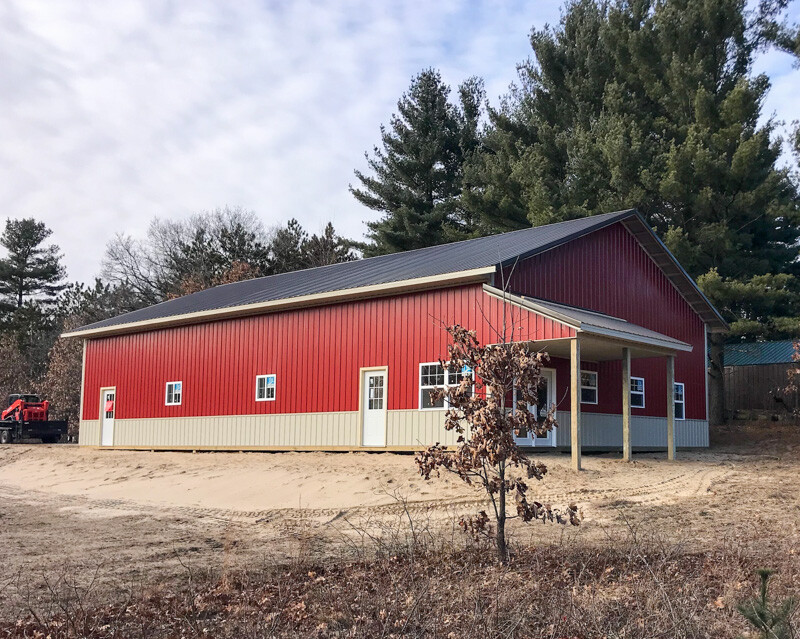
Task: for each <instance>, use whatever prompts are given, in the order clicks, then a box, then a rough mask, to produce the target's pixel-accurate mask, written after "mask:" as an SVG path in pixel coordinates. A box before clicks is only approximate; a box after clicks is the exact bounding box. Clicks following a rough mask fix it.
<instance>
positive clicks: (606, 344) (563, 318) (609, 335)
mask: <svg viewBox="0 0 800 639" xmlns="http://www.w3.org/2000/svg"><path fill="white" fill-rule="evenodd" d="M483 288H484V290H485V291H486V292H487V293H488V294H489V295H493V296H495V297H498V298H500V299H504V300H505V301H506V302H507V303H510V304H514V305H515V306H518V307H520V308H523V309H525V310H528V311H533V312H534V313H537V314H539V315H542V316H544V317H547V318H549V319H551V320H554V321H557V322H560V323H562V324H565V325H567V326H570V327H572V328H574V329H575V331H576V332H577V333H578V334H579V336H580V338H581V350H582V354H583V356H584V359H591V360H595V361H604V360H615V359H620V358H621V357H622V348H623V347H627V348H629V349H630V352H631V357H634V358H638V357H657V356H662V355H670V354H675V353H676V352H678V351H683V352H690V351H691V350H692V346H691V344H687V343H686V342H683V341H681V340H679V339H675V338H674V337H670V336H669V335H664V334H663V333H659V332H657V331H653V330H651V329H649V328H645V327H644V326H639V325H638V324H634V323H632V322H629V321H627V320H624V319H622V318H619V317H614V316H613V315H606V314H605V313H599V312H597V311H591V310H588V309H585V308H579V307H577V306H570V305H568V304H560V303H557V302H551V301H549V300H543V299H538V298H534V297H528V296H525V295H516V294H513V293H504V292H503V291H501V290H500V289H497V288H494V287H492V286H489V285H488V284H485V285H484V287H483ZM536 343H537V344H538V343H541V344H547V349H546V350H547V352H548V353H549V354H550V355H553V356H556V357H561V356H566V357H568V356H569V339H557V340H545V341H542V342H536ZM562 351H563V352H562Z"/></svg>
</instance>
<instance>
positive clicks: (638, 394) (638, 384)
mask: <svg viewBox="0 0 800 639" xmlns="http://www.w3.org/2000/svg"><path fill="white" fill-rule="evenodd" d="M631 408H644V377H631Z"/></svg>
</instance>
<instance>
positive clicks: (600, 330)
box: [483, 284, 692, 353]
mask: <svg viewBox="0 0 800 639" xmlns="http://www.w3.org/2000/svg"><path fill="white" fill-rule="evenodd" d="M483 290H484V292H485V293H487V294H488V295H491V296H493V297H496V298H497V299H500V300H505V301H508V302H510V303H512V304H514V305H516V306H519V307H521V308H524V309H527V310H529V311H533V312H534V313H537V314H538V315H541V316H542V317H546V318H547V319H551V320H554V321H556V322H559V323H561V324H564V325H565V326H569V327H570V328H573V329H575V330H576V331H577V332H579V333H586V334H587V335H599V336H602V337H609V338H612V339H617V340H622V341H625V342H634V343H637V344H646V345H648V346H655V347H657V348H664V349H668V350H674V351H683V352H687V353H689V352H691V351H692V345H691V344H687V343H686V342H682V341H680V340H673V339H659V338H657V337H648V336H644V335H636V334H635V333H628V332H627V331H622V330H614V329H611V328H606V327H601V326H595V325H593V324H589V323H588V322H582V321H580V320H579V319H577V318H575V317H571V316H570V315H567V314H563V313H559V312H558V311H554V310H553V309H551V308H549V307H545V306H543V305H541V304H537V303H536V302H535V301H534V300H529V299H526V298H523V297H519V296H518V295H513V294H511V293H504V292H503V291H501V290H499V289H496V288H494V287H492V286H488V285H486V284H484V285H483ZM554 304H555V302H554ZM584 312H585V313H592V314H594V315H598V316H603V315H604V314H603V313H599V312H597V311H591V310H586V311H584ZM605 317H611V316H610V315H605ZM613 319H616V320H619V319H620V318H618V317H615V318H613ZM620 321H625V320H620Z"/></svg>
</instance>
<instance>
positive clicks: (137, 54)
mask: <svg viewBox="0 0 800 639" xmlns="http://www.w3.org/2000/svg"><path fill="white" fill-rule="evenodd" d="M560 4H561V3H560V2H544V1H539V2H509V3H504V2H467V1H457V0H444V1H439V2H427V1H422V2H402V3H400V2H375V1H374V0H373V1H370V0H348V1H338V0H337V1H336V2H328V3H317V2H309V1H307V0H296V1H291V2H289V1H286V2H254V1H248V0H237V1H236V2H219V1H206V0H192V1H191V2H190V1H188V0H187V1H185V2H155V1H153V2H150V1H148V0H114V2H109V3H86V2H83V1H79V0H74V1H72V0H62V1H60V2H52V1H51V0H43V1H39V0H6V2H4V3H2V4H0V59H1V60H3V63H2V65H0V87H2V95H3V100H2V101H0V126H2V131H3V144H2V145H0V171H2V176H3V179H2V180H0V212H1V213H0V216H2V217H3V218H4V217H6V216H11V217H23V216H33V217H36V218H38V219H41V220H44V221H45V222H46V223H47V224H48V225H49V226H50V227H51V228H52V229H53V231H54V235H53V240H54V241H55V242H56V243H58V244H59V245H60V246H61V247H62V249H63V250H64V253H65V262H66V265H67V268H68V272H69V277H70V279H79V280H87V279H89V278H91V277H93V276H94V275H96V274H97V273H98V272H99V268H100V260H101V258H102V254H103V250H104V247H105V244H106V242H107V241H108V240H109V239H110V238H111V237H112V236H113V234H114V233H115V232H117V231H124V232H127V233H131V234H133V235H141V234H143V233H144V231H145V229H146V227H147V224H148V222H149V220H150V219H151V218H153V217H154V216H160V217H164V218H179V217H185V216H188V215H190V214H191V213H193V212H197V211H201V210H207V209H213V208H216V207H220V206H225V205H232V206H234V205H240V206H243V207H245V208H249V209H252V210H254V211H255V212H256V213H257V214H258V215H259V217H260V218H261V219H262V220H263V221H264V224H265V225H266V226H267V227H270V226H273V225H275V224H279V223H282V222H284V221H285V220H287V219H289V218H290V217H296V218H298V219H299V220H300V222H301V223H302V224H303V225H304V226H306V227H307V228H308V229H309V230H311V231H317V230H319V229H321V228H322V227H323V226H324V224H325V223H326V222H327V221H328V220H332V221H333V222H334V225H335V226H336V228H337V229H338V230H340V232H342V233H344V234H346V235H349V236H351V237H359V236H361V235H362V233H363V230H364V226H363V222H364V220H365V219H374V217H375V214H374V213H373V212H372V211H369V210H367V209H364V208H363V207H362V206H361V205H359V204H358V203H357V202H356V201H355V200H354V199H353V197H352V196H351V195H350V194H349V192H348V190H347V186H348V184H349V183H350V182H352V180H353V169H354V168H364V166H365V161H364V157H363V154H364V151H365V150H367V149H371V148H372V146H373V145H374V144H376V143H377V142H378V132H379V126H380V124H381V123H382V122H387V121H388V119H389V117H390V115H391V113H392V112H393V111H394V109H395V105H396V102H397V99H398V97H399V96H400V94H401V93H402V92H403V91H404V90H405V89H406V88H407V87H408V84H409V81H410V78H411V77H412V76H413V75H414V74H415V73H417V72H418V71H419V70H420V69H422V68H424V67H427V66H434V67H438V68H439V69H441V71H442V73H443V76H444V78H445V80H446V81H447V82H448V83H449V84H450V85H451V86H453V87H455V86H456V85H457V84H458V83H459V82H460V81H461V80H463V79H464V78H466V77H468V76H470V75H479V76H482V77H483V78H484V80H485V82H486V88H487V94H488V96H489V99H490V100H491V101H492V102H495V103H496V102H497V98H498V97H499V96H500V95H501V94H503V93H504V92H505V91H506V89H507V87H508V85H509V84H510V83H511V82H513V81H514V78H515V68H516V64H517V63H518V62H520V61H522V60H524V59H525V58H526V57H527V56H528V55H529V53H530V47H529V44H528V33H529V31H530V28H531V27H532V26H537V27H540V26H543V25H544V24H545V23H547V22H549V23H555V22H557V21H558V18H559V12H560V9H559V7H560ZM792 14H793V18H794V19H795V20H798V19H800V6H798V3H797V2H795V3H794V5H793V7H792ZM757 70H758V71H759V72H765V73H767V74H768V75H770V77H771V79H772V83H773V89H772V92H771V94H770V97H769V99H768V101H767V104H766V113H767V114H774V115H775V116H776V117H777V118H778V119H783V120H787V121H791V120H794V119H798V118H800V71H798V70H797V69H795V68H794V67H793V66H792V64H791V60H790V59H789V56H786V55H783V54H779V53H770V54H767V55H764V56H762V58H761V59H759V61H758V65H757Z"/></svg>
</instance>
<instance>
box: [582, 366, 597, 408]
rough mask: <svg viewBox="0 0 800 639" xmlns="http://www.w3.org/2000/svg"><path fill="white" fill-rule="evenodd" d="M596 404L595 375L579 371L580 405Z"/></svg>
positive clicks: (592, 372)
mask: <svg viewBox="0 0 800 639" xmlns="http://www.w3.org/2000/svg"><path fill="white" fill-rule="evenodd" d="M596 403H597V373H595V372H594V371H581V404H596Z"/></svg>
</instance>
